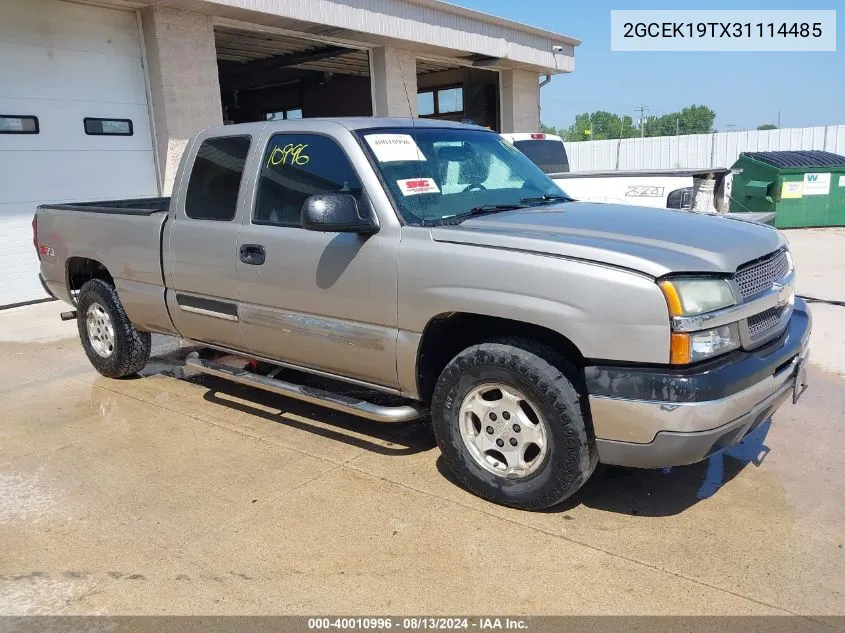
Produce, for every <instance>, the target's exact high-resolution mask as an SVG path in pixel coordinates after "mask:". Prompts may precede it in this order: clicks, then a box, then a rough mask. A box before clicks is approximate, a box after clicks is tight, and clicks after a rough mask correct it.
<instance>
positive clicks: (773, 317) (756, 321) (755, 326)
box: [748, 306, 786, 339]
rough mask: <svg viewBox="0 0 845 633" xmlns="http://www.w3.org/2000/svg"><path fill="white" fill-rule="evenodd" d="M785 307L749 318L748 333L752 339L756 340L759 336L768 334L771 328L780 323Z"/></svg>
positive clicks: (770, 309) (765, 311)
mask: <svg viewBox="0 0 845 633" xmlns="http://www.w3.org/2000/svg"><path fill="white" fill-rule="evenodd" d="M785 309H786V307H785V306H782V307H775V308H769V309H768V310H764V311H763V312H760V313H759V314H755V315H754V316H751V317H748V333H749V334H751V338H752V339H755V338H757V337H758V336H761V335H763V334H766V333H767V332H768V331H769V330H770V329H771V328H773V327H775V326H776V325H777V324H778V323H779V322H780V318H781V316H783V311H784V310H785Z"/></svg>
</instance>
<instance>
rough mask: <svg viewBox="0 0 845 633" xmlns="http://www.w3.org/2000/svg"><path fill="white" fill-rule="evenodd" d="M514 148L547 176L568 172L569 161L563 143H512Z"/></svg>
mask: <svg viewBox="0 0 845 633" xmlns="http://www.w3.org/2000/svg"><path fill="white" fill-rule="evenodd" d="M513 144H514V147H516V149H518V150H519V151H520V152H522V153H523V154H525V155H526V156H528V158H530V159H531V162H533V163H534V164H535V165H537V166H538V167H539V168H540V169H542V170H543V171H544V172H545V173H547V174H554V173H560V172H564V171H569V160H568V159H567V158H566V149H565V148H564V147H563V143H562V142H560V141H557V140H548V141H539V140H533V139H532V140H530V141H514V142H513Z"/></svg>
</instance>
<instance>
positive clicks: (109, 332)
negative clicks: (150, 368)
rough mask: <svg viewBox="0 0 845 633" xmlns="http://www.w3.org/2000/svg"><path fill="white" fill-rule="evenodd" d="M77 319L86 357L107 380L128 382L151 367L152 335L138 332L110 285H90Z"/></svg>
mask: <svg viewBox="0 0 845 633" xmlns="http://www.w3.org/2000/svg"><path fill="white" fill-rule="evenodd" d="M76 315H77V316H76V322H77V327H78V329H79V338H80V340H81V341H82V347H83V349H84V350H85V354H86V355H87V356H88V360H89V361H91V364H92V365H93V366H94V369H96V370H97V371H98V372H100V373H101V374H102V375H103V376H107V377H109V378H124V377H126V376H131V375H133V374H137V373H138V372H139V371H141V370H142V369H143V368H144V366H145V365H146V364H147V361H148V360H149V358H150V347H151V338H150V334H149V332H139V331H138V330H137V329H135V326H134V325H132V322H131V321H129V318H128V317H127V316H126V312H125V311H124V309H123V306H122V305H121V303H120V299H119V298H118V296H117V292H116V291H115V289H114V287H113V286H111V285H110V284H109V283H107V282H105V281H103V280H101V279H92V280H91V281H88V282H86V283H85V285H83V286H82V289H81V290H80V291H79V296H78V297H77V302H76Z"/></svg>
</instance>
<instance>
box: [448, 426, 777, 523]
mask: <svg viewBox="0 0 845 633" xmlns="http://www.w3.org/2000/svg"><path fill="white" fill-rule="evenodd" d="M770 426H771V419H769V420H766V421H765V422H764V423H763V424H761V425H760V426H758V427H757V428H756V429H755V430H754V431H752V432H751V433H749V434H748V435H746V436H745V438H744V439H743V440H742V442H740V443H739V444H737V445H736V446H733V447H731V448H728V449H725V450H724V451H721V452H719V453H716V454H714V455H712V456H711V457H709V458H708V459H706V460H705V461H703V462H700V463H698V464H691V465H689V466H679V467H675V468H666V469H663V470H643V469H638V468H622V467H619V466H605V465H603V464H599V465H598V467H597V468H596V470H595V472H594V473H593V476H592V477H590V479H589V481H588V482H587V483H586V484H585V485H584V487H583V488H581V489H580V490H579V491H578V492H576V493H575V494H574V495H572V496H571V497H570V498H569V499H566V500H565V501H564V502H562V503H560V504H558V505H557V506H554V507H553V508H549V509H548V510H545V512H549V513H560V512H568V511H570V510H572V509H573V508H575V507H577V506H580V505H584V506H587V507H589V508H594V509H596V510H604V511H606V512H615V513H618V514H628V515H632V516H643V517H665V516H672V515H676V514H680V513H681V512H683V511H684V510H687V509H688V508H690V507H692V506H693V505H695V504H696V503H698V502H699V501H703V500H705V499H708V498H710V497H712V496H713V495H714V494H716V493H717V492H718V490H719V489H720V488H721V487H722V486H724V485H725V484H726V483H728V482H729V481H731V480H732V479H733V478H734V477H736V476H737V475H738V474H739V473H740V472H741V471H742V470H743V469H744V468H745V467H746V466H748V465H749V464H753V465H754V466H759V465H760V464H762V462H763V459H765V456H766V455H767V454H768V452H769V448H768V447H767V446H766V445H765V440H766V436H767V434H768V432H769V428H770ZM437 469H438V470H439V471H440V473H441V474H442V475H443V477H445V478H446V479H448V480H449V481H450V482H451V483H453V484H454V485H456V486H458V487H461V484H460V483H459V482H458V481H457V479H456V478H455V477H454V475H452V473H451V471H450V470H449V467H448V466H447V465H446V462H445V460H444V459H443V457H442V456H440V458H439V459H438V460H437Z"/></svg>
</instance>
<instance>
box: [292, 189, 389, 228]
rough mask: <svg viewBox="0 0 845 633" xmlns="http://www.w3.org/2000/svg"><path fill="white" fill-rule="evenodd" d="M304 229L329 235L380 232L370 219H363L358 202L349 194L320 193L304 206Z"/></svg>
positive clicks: (310, 198)
mask: <svg viewBox="0 0 845 633" xmlns="http://www.w3.org/2000/svg"><path fill="white" fill-rule="evenodd" d="M302 227H303V228H306V229H308V230H309V231H324V232H327V233H361V234H365V235H369V234H371V233H375V232H377V231H378V227H377V226H376V225H375V223H374V222H373V221H372V220H371V219H370V218H362V217H361V216H360V214H359V212H358V202H357V201H356V200H355V198H354V196H351V195H349V194H348V193H319V194H316V195H313V196H310V197H309V198H307V199H306V200H305V202H304V204H303V205H302Z"/></svg>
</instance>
